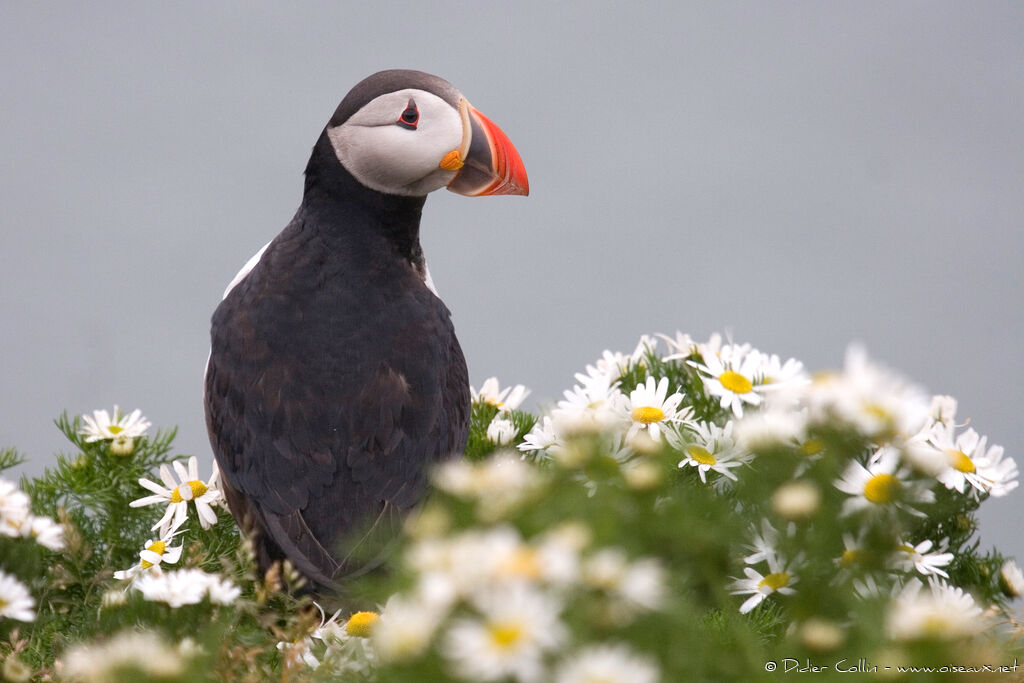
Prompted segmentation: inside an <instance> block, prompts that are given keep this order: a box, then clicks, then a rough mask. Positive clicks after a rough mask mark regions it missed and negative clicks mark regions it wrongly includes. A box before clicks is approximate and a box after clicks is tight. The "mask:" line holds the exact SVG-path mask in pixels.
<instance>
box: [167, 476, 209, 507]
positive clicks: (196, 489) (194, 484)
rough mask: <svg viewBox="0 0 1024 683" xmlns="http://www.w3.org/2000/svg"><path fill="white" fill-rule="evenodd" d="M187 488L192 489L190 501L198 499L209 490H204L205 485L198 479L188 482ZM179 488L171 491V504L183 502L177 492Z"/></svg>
mask: <svg viewBox="0 0 1024 683" xmlns="http://www.w3.org/2000/svg"><path fill="white" fill-rule="evenodd" d="M188 487H189V488H190V489H192V500H195V499H196V498H199V497H200V496H202V495H203V494H204V493H206V492H207V491H208V490H209V489H207V488H206V484H204V483H203V482H201V481H199V480H198V479H193V480H192V481H190V482H188ZM179 488H181V487H180V486H179V487H176V488H175V489H174V490H173V491H171V502H172V503H180V502H182V501H184V500H185V499H184V498H182V497H181V493H179V492H178V489H179Z"/></svg>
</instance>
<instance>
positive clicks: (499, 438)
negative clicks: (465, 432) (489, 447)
mask: <svg viewBox="0 0 1024 683" xmlns="http://www.w3.org/2000/svg"><path fill="white" fill-rule="evenodd" d="M515 437H516V426H515V425H514V424H512V420H506V419H505V418H501V417H496V418H494V419H493V420H491V424H489V425H488V426H487V439H488V440H489V441H490V442H491V443H494V444H497V445H498V446H507V445H509V444H510V443H512V439H514V438H515Z"/></svg>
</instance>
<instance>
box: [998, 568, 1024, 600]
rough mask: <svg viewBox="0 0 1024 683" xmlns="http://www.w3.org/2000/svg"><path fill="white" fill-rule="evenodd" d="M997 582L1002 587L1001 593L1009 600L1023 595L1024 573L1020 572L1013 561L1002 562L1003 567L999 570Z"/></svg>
mask: <svg viewBox="0 0 1024 683" xmlns="http://www.w3.org/2000/svg"><path fill="white" fill-rule="evenodd" d="M999 582H1000V584H1001V585H1002V587H1003V592H1004V593H1006V594H1007V595H1009V596H1010V597H1011V598H1019V597H1020V596H1021V595H1024V572H1021V570H1020V567H1018V566H1017V563H1016V562H1014V561H1013V560H1007V561H1006V562H1003V566H1002V568H1001V569H1000V570H999Z"/></svg>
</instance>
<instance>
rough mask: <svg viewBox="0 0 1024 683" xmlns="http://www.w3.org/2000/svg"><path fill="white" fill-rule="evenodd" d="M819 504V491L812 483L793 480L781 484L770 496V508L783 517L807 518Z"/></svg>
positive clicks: (815, 510)
mask: <svg viewBox="0 0 1024 683" xmlns="http://www.w3.org/2000/svg"><path fill="white" fill-rule="evenodd" d="M820 506H821V492H820V491H818V488H817V487H816V486H814V484H810V483H808V482H805V481H793V482H789V483H788V484H783V485H782V486H780V487H779V488H778V489H777V490H776V491H775V495H773V496H772V508H773V509H774V510H775V512H776V513H777V514H778V515H779V516H780V517H782V518H783V519H788V520H794V521H795V520H799V519H807V518H808V517H811V516H812V515H814V513H815V512H817V511H818V508H819V507H820Z"/></svg>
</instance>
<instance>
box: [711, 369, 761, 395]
mask: <svg viewBox="0 0 1024 683" xmlns="http://www.w3.org/2000/svg"><path fill="white" fill-rule="evenodd" d="M718 381H719V382H721V383H722V386H723V387H725V388H726V389H728V390H729V391H731V392H732V393H734V394H749V393H750V392H751V391H753V390H754V385H753V384H751V382H750V380H749V379H747V378H746V377H744V376H743V375H741V374H740V373H738V372H735V371H733V370H726V371H725V372H723V373H722V374H721V375H719V376H718Z"/></svg>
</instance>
